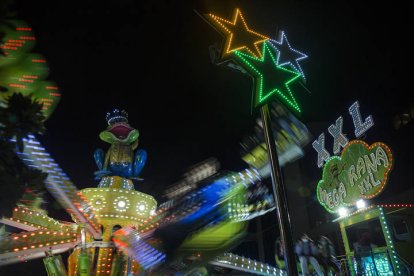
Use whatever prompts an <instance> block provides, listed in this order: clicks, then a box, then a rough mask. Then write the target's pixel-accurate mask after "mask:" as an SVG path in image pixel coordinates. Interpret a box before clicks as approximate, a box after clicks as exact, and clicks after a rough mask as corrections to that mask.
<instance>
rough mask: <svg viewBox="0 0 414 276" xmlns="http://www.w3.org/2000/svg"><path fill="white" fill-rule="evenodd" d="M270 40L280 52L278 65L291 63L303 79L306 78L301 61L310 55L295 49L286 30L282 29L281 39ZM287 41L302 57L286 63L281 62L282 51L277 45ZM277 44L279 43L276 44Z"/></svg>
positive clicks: (277, 59) (293, 50) (277, 60)
mask: <svg viewBox="0 0 414 276" xmlns="http://www.w3.org/2000/svg"><path fill="white" fill-rule="evenodd" d="M269 40H270V42H272V44H273V45H274V47H275V48H276V49H277V53H278V54H277V58H276V62H277V65H278V66H284V65H288V64H290V66H292V67H293V68H294V69H295V70H296V71H297V72H298V73H300V74H301V75H302V77H303V79H304V80H306V77H305V74H304V73H303V70H302V67H300V64H299V61H300V60H303V59H305V58H307V57H308V55H306V54H304V53H302V52H300V51H298V50H296V49H293V48H292V47H291V46H290V43H289V40H288V39H287V37H286V34H285V32H284V31H281V32H280V33H279V39H278V40H279V41H278V40H275V39H269ZM285 42H286V44H287V45H288V47H289V49H290V50H291V51H292V52H295V53H297V54H299V55H300V57H298V58H296V59H295V62H292V61H291V60H290V61H286V62H284V63H279V60H280V55H281V51H280V50H279V48H278V47H277V45H283V43H285ZM275 44H277V45H275ZM294 63H296V64H294Z"/></svg>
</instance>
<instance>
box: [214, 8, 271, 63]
mask: <svg viewBox="0 0 414 276" xmlns="http://www.w3.org/2000/svg"><path fill="white" fill-rule="evenodd" d="M207 19H209V20H210V21H211V22H212V23H213V24H214V25H215V26H216V27H217V28H218V29H219V31H220V32H221V33H224V34H225V35H226V42H225V46H224V49H225V51H223V54H222V55H223V56H225V55H229V54H231V53H232V52H233V51H242V50H247V51H248V52H249V53H250V54H251V55H252V56H254V57H260V58H261V57H262V52H261V49H260V48H259V46H258V44H259V43H263V42H264V41H266V40H268V39H269V38H268V37H266V36H264V35H262V34H259V33H257V32H255V31H252V30H250V29H249V27H248V26H247V23H246V21H245V20H244V17H243V15H242V13H241V11H240V10H239V9H236V10H235V12H234V14H233V19H232V21H229V20H226V19H223V18H220V17H218V16H216V15H214V14H209V15H208V17H207ZM240 33H243V35H242V36H237V37H236V36H235V34H240ZM242 39H243V40H244V41H242Z"/></svg>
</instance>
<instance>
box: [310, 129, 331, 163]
mask: <svg viewBox="0 0 414 276" xmlns="http://www.w3.org/2000/svg"><path fill="white" fill-rule="evenodd" d="M312 147H313V148H314V149H315V150H316V152H317V153H318V167H319V168H321V167H323V162H325V161H327V160H328V159H329V157H330V156H331V155H330V154H329V152H328V151H327V150H326V149H325V133H321V135H319V138H318V140H315V141H313V143H312Z"/></svg>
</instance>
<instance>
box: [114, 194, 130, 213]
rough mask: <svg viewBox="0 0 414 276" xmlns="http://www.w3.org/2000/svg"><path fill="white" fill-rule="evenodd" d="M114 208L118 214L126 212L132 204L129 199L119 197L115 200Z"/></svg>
mask: <svg viewBox="0 0 414 276" xmlns="http://www.w3.org/2000/svg"><path fill="white" fill-rule="evenodd" d="M113 204H114V208H115V210H117V211H118V212H125V211H126V210H128V209H129V206H130V203H129V199H128V198H127V197H126V196H118V197H117V198H115V200H114V203H113Z"/></svg>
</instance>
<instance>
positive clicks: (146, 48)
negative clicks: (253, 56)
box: [0, 0, 414, 275]
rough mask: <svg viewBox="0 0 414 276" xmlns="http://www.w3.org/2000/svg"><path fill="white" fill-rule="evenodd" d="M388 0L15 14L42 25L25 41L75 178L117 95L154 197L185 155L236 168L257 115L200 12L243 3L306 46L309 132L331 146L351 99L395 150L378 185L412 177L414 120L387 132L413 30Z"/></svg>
mask: <svg viewBox="0 0 414 276" xmlns="http://www.w3.org/2000/svg"><path fill="white" fill-rule="evenodd" d="M392 3H394V2H391V1H390V2H387V4H386V5H385V4H381V3H380V2H375V4H371V5H370V4H368V3H366V4H364V3H361V1H270V0H269V1H261V0H254V1H252V0H250V1H224V0H221V1H206V0H205V1H172V0H163V1H143V0H140V1H133V0H113V1H91V0H83V1H79V0H73V1H17V5H16V7H15V9H16V11H17V18H18V19H22V20H25V21H27V22H28V23H29V24H30V25H31V26H32V28H33V29H34V32H35V35H36V37H37V45H36V47H35V49H34V51H33V52H36V53H40V54H43V55H44V56H45V57H46V60H47V61H48V64H49V66H50V75H49V78H48V79H50V80H53V81H55V82H56V83H57V84H58V86H59V87H60V89H61V91H62V99H61V102H60V104H59V105H58V107H57V109H56V111H55V113H54V114H53V116H52V117H51V118H50V119H49V120H48V121H47V122H46V128H47V132H46V133H45V135H44V136H42V137H40V140H41V141H42V142H43V144H44V145H45V146H46V148H47V149H48V150H49V152H50V153H51V154H52V156H53V157H54V158H55V160H56V161H57V162H58V163H59V164H60V165H61V167H62V168H63V169H64V170H65V171H66V172H67V174H68V175H69V177H70V178H71V179H72V180H73V181H74V183H75V184H76V186H77V187H79V188H86V187H94V186H96V185H97V182H96V181H94V180H93V172H94V171H95V170H96V169H97V168H96V166H95V164H94V161H93V152H94V150H95V149H96V148H97V147H101V148H104V149H106V148H107V144H105V143H104V142H102V141H100V140H99V138H98V134H99V132H100V131H102V130H103V129H104V128H106V121H105V113H106V112H107V111H109V110H111V109H112V108H113V107H119V108H124V109H125V110H126V111H127V112H128V113H129V121H130V124H131V125H132V126H134V127H136V128H137V129H138V130H139V131H140V134H141V136H140V147H141V148H144V149H146V150H147V151H148V155H149V158H148V162H147V165H146V167H145V168H144V171H143V173H142V177H143V178H144V179H145V181H144V182H142V183H140V184H139V185H138V186H137V187H136V188H137V189H139V190H141V191H144V192H147V193H149V194H152V195H154V196H156V198H157V199H159V200H162V199H161V197H160V196H161V195H162V191H163V189H164V188H165V187H167V186H168V185H171V184H173V183H174V182H176V181H177V180H179V179H180V177H181V175H182V173H183V172H184V171H185V169H186V168H187V167H189V166H190V165H193V164H195V163H197V162H200V161H202V160H204V159H206V158H209V157H217V158H218V159H219V161H220V162H221V163H222V167H223V168H224V169H229V170H238V169H240V168H243V167H244V166H245V165H244V164H243V163H242V161H241V160H240V153H239V152H240V146H239V142H240V140H241V138H242V136H243V135H244V134H246V133H248V132H249V131H251V129H252V126H253V124H254V117H255V116H257V114H256V113H253V114H252V112H251V109H250V104H251V103H250V100H251V91H252V81H251V79H250V78H249V77H248V76H246V75H242V74H240V73H238V72H235V71H232V70H230V69H227V68H224V67H220V66H216V65H214V64H212V62H211V60H210V55H209V50H208V48H209V46H210V45H212V44H214V43H216V42H218V43H221V42H222V37H221V36H220V34H219V33H218V32H216V31H215V30H214V29H213V28H211V26H209V25H208V24H207V23H206V22H205V21H203V20H202V19H201V18H200V17H199V16H198V15H197V14H196V12H195V10H196V11H198V12H200V13H207V12H212V13H215V14H217V15H219V16H221V17H225V18H230V16H231V15H232V13H233V9H234V8H235V7H239V8H241V9H242V11H243V14H244V16H245V18H246V20H247V23H248V24H249V27H251V28H252V29H254V30H256V31H258V32H260V33H263V34H266V35H268V36H272V37H273V36H274V35H275V34H276V33H277V31H278V30H284V31H285V32H286V34H287V36H288V39H289V42H290V43H291V45H292V46H293V47H294V48H296V49H298V50H300V51H302V52H304V53H306V54H308V56H309V58H308V59H307V60H305V61H304V62H303V63H302V68H303V70H304V72H305V74H306V76H307V83H306V87H307V89H308V90H309V91H310V93H309V92H307V91H306V90H305V89H303V88H302V87H300V86H297V87H296V86H295V87H294V90H295V91H297V92H296V95H297V99H298V102H299V103H300V104H301V105H302V109H303V113H302V114H301V116H300V119H301V120H302V121H303V122H304V123H306V124H309V126H311V125H313V123H317V122H318V123H320V124H319V126H321V128H319V129H317V128H315V129H312V128H311V129H310V130H311V132H312V134H313V135H314V136H315V137H317V136H318V135H319V134H320V133H321V131H325V135H326V136H327V143H328V144H327V148H328V150H329V151H330V152H332V149H331V147H332V146H331V143H332V142H331V140H330V136H329V134H328V132H327V127H328V126H329V125H330V124H332V123H334V122H335V120H336V118H338V117H339V116H340V115H342V116H344V120H345V121H344V132H345V133H346V134H347V135H348V138H349V139H353V138H355V136H354V134H353V131H354V129H353V125H352V121H351V117H350V116H349V115H348V107H349V106H350V105H351V104H352V103H353V102H355V101H356V100H359V101H360V106H361V112H362V115H363V116H364V117H366V116H367V115H368V114H372V116H373V117H374V121H375V124H376V125H375V126H374V128H373V129H372V130H370V131H369V132H368V136H367V141H368V142H369V143H372V142H375V141H384V142H385V143H388V144H389V145H390V147H391V149H392V150H393V151H394V154H395V156H396V157H395V158H396V161H395V169H394V170H395V171H396V172H394V173H391V179H390V182H394V183H393V188H387V189H386V191H385V192H384V195H385V196H387V195H388V196H389V195H390V194H391V193H392V191H395V192H399V191H402V190H404V189H407V188H408V187H409V184H411V182H412V177H413V171H412V169H410V168H412V165H413V163H412V159H411V158H410V156H412V154H414V153H413V150H412V147H411V142H412V138H411V137H412V136H411V135H412V134H413V122H411V123H409V124H408V125H406V126H404V127H403V128H401V129H400V130H398V131H396V130H394V129H393V127H392V119H393V117H394V115H395V114H397V113H402V112H403V111H404V110H405V109H407V108H408V107H409V105H410V104H413V103H414V101H413V99H414V97H413V92H412V83H413V82H412V75H411V73H412V72H411V71H410V69H411V65H412V43H410V42H409V40H411V39H412V38H410V37H409V36H410V35H411V34H412V33H413V32H412V30H411V28H410V26H409V25H410V24H409V23H410V21H411V17H412V15H410V14H409V13H410V11H411V9H409V8H408V7H406V6H403V5H405V4H401V3H399V4H398V5H397V4H392ZM407 5H408V4H407ZM306 152H307V156H306V157H305V158H306V160H309V162H308V167H307V172H306V173H307V174H310V175H312V176H314V177H315V178H317V177H320V174H321V171H320V170H319V169H318V168H317V166H316V158H317V154H316V152H315V151H314V150H313V149H312V148H311V146H310V145H309V146H308V147H307V148H306ZM312 192H313V191H312ZM387 193H388V194H387ZM0 272H1V269H0ZM0 274H1V273H0ZM22 275H23V274H22ZM25 275H29V274H25ZM36 275H38V274H36Z"/></svg>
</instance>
